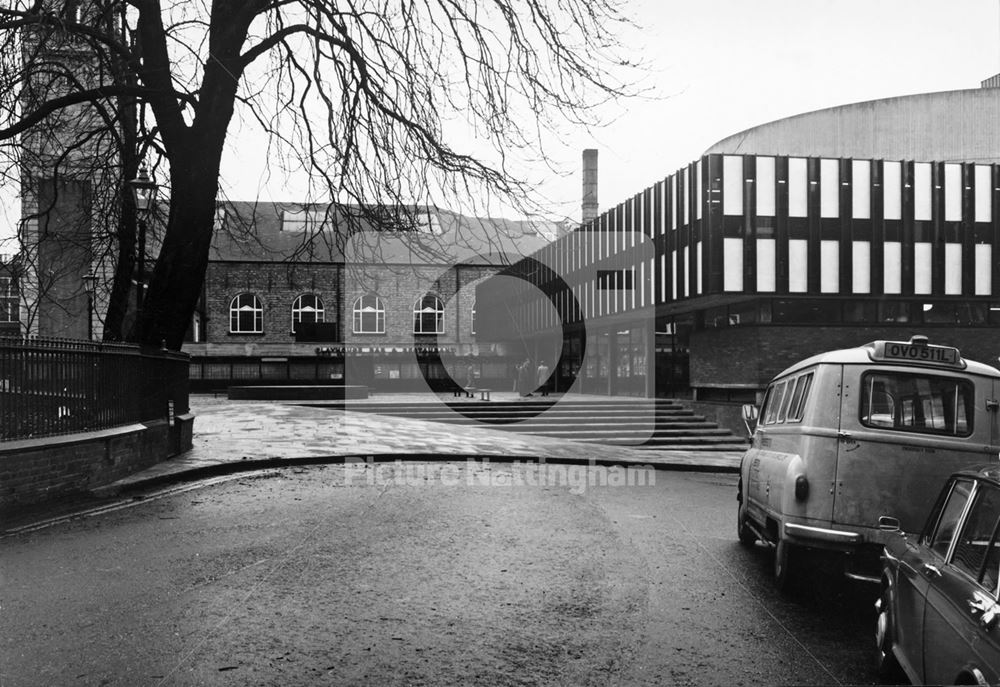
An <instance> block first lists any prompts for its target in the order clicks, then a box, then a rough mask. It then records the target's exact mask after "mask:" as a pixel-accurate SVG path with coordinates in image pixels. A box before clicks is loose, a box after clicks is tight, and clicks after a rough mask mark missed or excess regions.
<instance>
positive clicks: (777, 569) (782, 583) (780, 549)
mask: <svg viewBox="0 0 1000 687" xmlns="http://www.w3.org/2000/svg"><path fill="white" fill-rule="evenodd" d="M796 558H797V556H796V552H795V551H794V547H793V546H792V545H791V544H789V543H788V542H787V541H786V540H784V539H779V540H778V546H777V548H776V549H775V550H774V582H775V584H776V585H777V587H778V589H780V590H781V591H785V590H786V589H788V588H789V585H790V580H791V573H792V568H793V567H795V566H794V565H793V563H794V561H795V559H796Z"/></svg>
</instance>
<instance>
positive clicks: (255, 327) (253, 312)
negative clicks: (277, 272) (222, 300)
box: [229, 293, 264, 334]
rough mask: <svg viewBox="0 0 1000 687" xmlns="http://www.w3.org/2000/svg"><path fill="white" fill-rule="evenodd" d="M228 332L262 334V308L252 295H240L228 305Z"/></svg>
mask: <svg viewBox="0 0 1000 687" xmlns="http://www.w3.org/2000/svg"><path fill="white" fill-rule="evenodd" d="M229 331H230V332H231V333H233V334H262V333H263V332H264V308H263V307H262V306H261V304H260V299H258V298H257V296H255V295H254V294H252V293H241V294H240V295H239V296H237V297H236V298H234V299H233V301H232V303H230V304H229Z"/></svg>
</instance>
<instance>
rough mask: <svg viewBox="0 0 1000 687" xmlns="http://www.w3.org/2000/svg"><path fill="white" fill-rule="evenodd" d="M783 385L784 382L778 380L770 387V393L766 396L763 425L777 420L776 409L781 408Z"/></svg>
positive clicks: (783, 393) (783, 396)
mask: <svg viewBox="0 0 1000 687" xmlns="http://www.w3.org/2000/svg"><path fill="white" fill-rule="evenodd" d="M785 386H786V383H785V382H780V383H778V384H775V385H774V386H773V387H772V388H771V393H770V394H768V398H767V408H766V409H765V410H766V412H767V415H766V416H765V417H764V424H765V425H773V424H774V423H775V422H777V421H778V409H779V408H781V403H782V401H784V400H785Z"/></svg>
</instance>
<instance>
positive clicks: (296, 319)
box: [291, 292, 326, 334]
mask: <svg viewBox="0 0 1000 687" xmlns="http://www.w3.org/2000/svg"><path fill="white" fill-rule="evenodd" d="M303 298H312V299H314V301H315V302H314V305H313V309H312V310H308V309H307V308H308V306H306V307H303V306H302V305H300V303H301V302H302V299H303ZM304 312H312V313H313V314H314V318H315V319H313V320H311V323H316V322H326V309H325V308H324V306H323V299H322V298H320V296H319V294H316V293H312V292H309V293H303V294H299V295H298V296H296V297H295V300H293V301H292V310H291V314H292V333H293V334H295V333H296V328H295V327H296V325H297V324H300V323H301V322H302V313H304Z"/></svg>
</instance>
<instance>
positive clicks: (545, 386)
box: [535, 360, 549, 396]
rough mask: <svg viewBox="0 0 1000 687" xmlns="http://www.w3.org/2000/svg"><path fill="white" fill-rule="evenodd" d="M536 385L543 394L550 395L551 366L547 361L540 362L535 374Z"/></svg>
mask: <svg viewBox="0 0 1000 687" xmlns="http://www.w3.org/2000/svg"><path fill="white" fill-rule="evenodd" d="M535 380H536V387H537V388H538V390H539V391H540V392H541V395H542V396H548V395H549V366H548V365H546V364H545V361H544V360H543V361H541V362H540V363H538V370H536V374H535Z"/></svg>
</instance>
